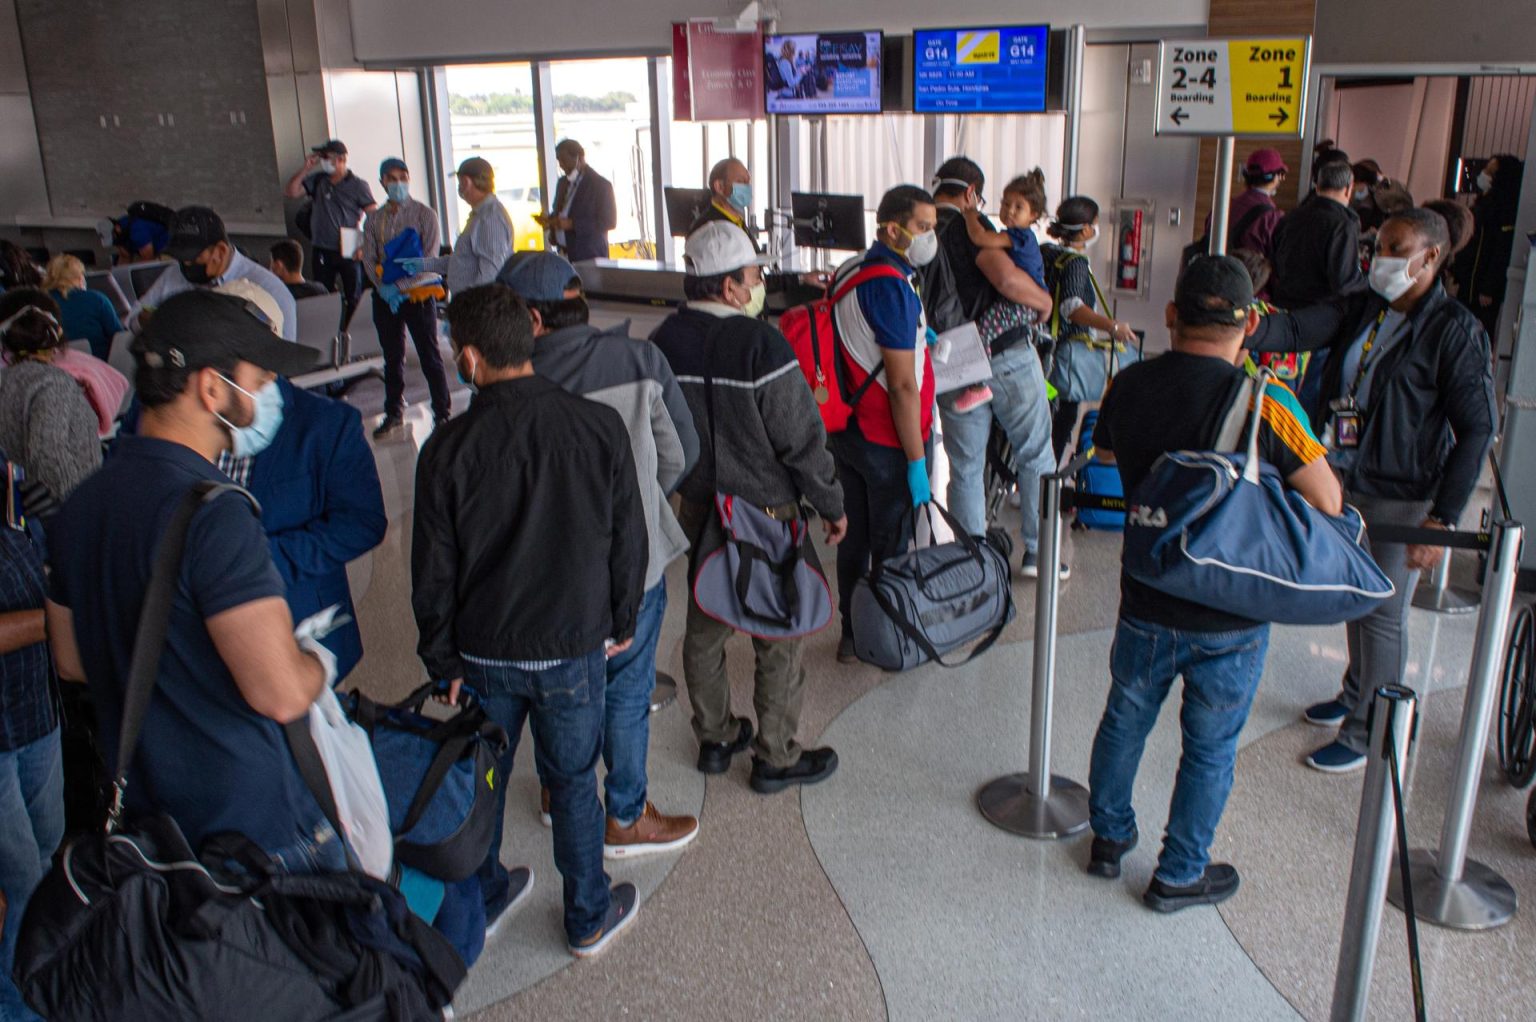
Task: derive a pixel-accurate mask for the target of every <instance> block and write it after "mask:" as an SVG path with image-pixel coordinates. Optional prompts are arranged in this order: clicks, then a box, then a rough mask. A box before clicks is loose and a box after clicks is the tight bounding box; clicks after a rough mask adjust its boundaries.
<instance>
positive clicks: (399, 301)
mask: <svg viewBox="0 0 1536 1022" xmlns="http://www.w3.org/2000/svg"><path fill="white" fill-rule="evenodd" d="M374 291H375V292H376V293H377V294H378V296H379V297H380V298H382V299H383V300H384V302H385V303H386V304H388V305H389V311H390V312H399V311H400V306H402V305H404V304H405V295H404V294H402V293H401V291H400V289H399V288H398V287H396V286H395V285H393V284H380V285H379V286H378V287H376V288H374Z"/></svg>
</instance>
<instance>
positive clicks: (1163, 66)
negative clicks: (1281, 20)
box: [1157, 36, 1311, 137]
mask: <svg viewBox="0 0 1536 1022" xmlns="http://www.w3.org/2000/svg"><path fill="white" fill-rule="evenodd" d="M1310 50H1311V39H1310V38H1308V37H1306V36H1302V37H1300V38H1295V39H1191V40H1188V41H1180V40H1165V41H1164V42H1163V43H1162V45H1161V58H1160V59H1159V61H1158V104H1157V131H1158V134H1161V135H1243V136H1247V137H1264V136H1269V137H1296V136H1299V135H1300V134H1301V130H1302V121H1303V120H1304V116H1305V110H1306V96H1307V71H1308V60H1309V57H1310Z"/></svg>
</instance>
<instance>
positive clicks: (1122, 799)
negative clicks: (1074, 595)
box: [1088, 617, 1269, 887]
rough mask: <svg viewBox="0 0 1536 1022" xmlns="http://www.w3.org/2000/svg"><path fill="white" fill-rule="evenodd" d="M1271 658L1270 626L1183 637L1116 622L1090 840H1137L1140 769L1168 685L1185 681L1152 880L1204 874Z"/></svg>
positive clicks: (1093, 775)
mask: <svg viewBox="0 0 1536 1022" xmlns="http://www.w3.org/2000/svg"><path fill="white" fill-rule="evenodd" d="M1268 649H1269V626H1268V625H1260V626H1259V627H1257V628H1247V629H1243V630H1241V631H1236V632H1184V631H1178V630H1177V629H1173V628H1167V627H1164V626H1162V625H1154V624H1149V623H1147V622H1144V621H1136V620H1133V619H1131V618H1127V617H1122V618H1120V621H1119V624H1118V625H1117V626H1116V628H1115V645H1114V649H1113V650H1112V651H1111V653H1110V674H1111V676H1112V679H1113V680H1112V681H1111V684H1110V688H1109V701H1108V703H1107V704H1106V705H1105V707H1104V718H1103V719H1102V720H1100V721H1099V732H1098V734H1097V735H1095V736H1094V739H1093V762H1092V765H1091V766H1090V768H1089V773H1088V788H1089V794H1088V818H1089V822H1090V823H1091V824H1092V825H1093V832H1094V833H1095V834H1097V835H1098V836H1099V837H1102V838H1108V839H1109V840H1111V841H1129V840H1130V839H1131V836H1132V835H1133V834H1135V833H1136V811H1135V810H1134V809H1133V808H1132V807H1131V791H1132V788H1133V787H1134V786H1135V783H1136V768H1137V766H1138V765H1140V763H1141V753H1142V750H1143V749H1144V748H1145V747H1146V742H1147V735H1148V733H1150V732H1151V730H1152V726H1153V725H1154V724H1156V723H1157V715H1158V712H1159V711H1160V710H1161V709H1162V706H1163V700H1165V699H1167V698H1168V690H1169V689H1170V688H1171V687H1172V685H1173V679H1174V678H1175V677H1177V676H1179V675H1183V676H1184V705H1183V706H1182V707H1181V708H1180V711H1179V728H1180V730H1181V731H1182V732H1183V736H1184V743H1183V744H1184V753H1183V755H1182V756H1181V757H1180V759H1179V775H1178V780H1177V781H1176V782H1175V783H1174V786H1173V801H1172V802H1171V803H1170V805H1169V807H1168V833H1167V834H1166V836H1165V837H1164V838H1163V852H1162V855H1160V856H1159V857H1158V860H1157V873H1156V874H1155V875H1156V877H1157V879H1159V880H1161V881H1162V882H1163V883H1165V884H1169V885H1172V886H1175V887H1182V886H1184V885H1186V884H1192V883H1194V882H1195V881H1196V880H1198V879H1200V877H1201V876H1202V875H1204V873H1205V867H1206V864H1207V863H1208V862H1209V861H1210V846H1211V838H1212V837H1213V836H1214V835H1215V833H1216V824H1217V823H1218V822H1220V820H1221V813H1222V810H1223V809H1225V808H1226V805H1227V796H1228V795H1229V794H1230V793H1231V791H1232V766H1233V764H1234V763H1235V762H1236V760H1237V736H1238V734H1239V732H1241V731H1242V730H1243V724H1244V723H1246V722H1247V720H1248V709H1249V707H1250V706H1251V705H1252V704H1253V693H1254V691H1255V690H1256V689H1257V688H1258V687H1259V678H1260V676H1262V675H1263V673H1264V654H1265V652H1266V651H1267V650H1268Z"/></svg>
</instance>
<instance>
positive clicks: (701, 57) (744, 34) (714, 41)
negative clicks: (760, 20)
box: [672, 19, 763, 121]
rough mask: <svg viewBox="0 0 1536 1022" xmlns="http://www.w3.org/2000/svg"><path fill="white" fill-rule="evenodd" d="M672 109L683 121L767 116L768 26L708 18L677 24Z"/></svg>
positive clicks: (676, 116)
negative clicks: (742, 25) (723, 24)
mask: <svg viewBox="0 0 1536 1022" xmlns="http://www.w3.org/2000/svg"><path fill="white" fill-rule="evenodd" d="M672 97H673V99H672V112H673V117H674V118H676V119H678V120H687V121H745V120H754V119H756V118H758V117H761V116H762V115H763V30H762V26H761V25H757V26H755V27H753V28H750V29H737V28H734V27H733V28H728V29H723V28H719V27H717V26H716V24H715V22H714V21H712V20H709V19H702V20H699V21H687V22H678V23H675V24H673V26H672Z"/></svg>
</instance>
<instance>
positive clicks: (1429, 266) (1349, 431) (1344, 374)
mask: <svg viewBox="0 0 1536 1022" xmlns="http://www.w3.org/2000/svg"><path fill="white" fill-rule="evenodd" d="M1449 251H1450V235H1449V231H1448V229H1447V227H1446V223H1445V220H1444V219H1443V218H1442V217H1441V216H1440V215H1439V214H1438V213H1434V212H1431V211H1430V210H1427V209H1410V210H1407V211H1405V212H1403V213H1399V214H1397V215H1396V216H1393V217H1392V218H1391V219H1389V220H1387V221H1386V223H1384V224H1383V225H1382V228H1381V231H1380V233H1379V234H1378V235H1377V239H1376V257H1375V259H1374V260H1373V261H1372V263H1371V273H1370V290H1369V291H1365V292H1361V293H1359V294H1353V295H1349V296H1347V297H1343V298H1338V299H1335V300H1333V301H1330V302H1326V303H1323V304H1319V305H1314V306H1310V307H1308V308H1304V309H1296V310H1293V311H1290V312H1274V313H1271V314H1270V315H1267V316H1264V317H1263V318H1261V320H1260V322H1259V329H1258V331H1257V332H1256V333H1254V335H1253V336H1252V337H1251V338H1249V345H1248V346H1249V348H1250V349H1251V350H1254V351H1303V350H1310V349H1318V348H1327V349H1329V357H1328V364H1327V366H1326V367H1325V368H1324V371H1323V383H1322V386H1323V395H1324V396H1325V397H1326V398H1328V399H1329V400H1328V401H1327V403H1326V404H1325V405H1324V407H1323V409H1322V411H1321V412H1320V413H1319V415H1318V417H1317V418H1316V419H1315V420H1314V425H1315V426H1316V428H1317V430H1318V435H1319V436H1322V437H1323V441H1324V443H1325V444H1327V446H1328V448H1329V452H1330V453H1329V461H1330V462H1331V463H1332V464H1333V466H1334V468H1335V469H1336V470H1337V471H1338V472H1339V474H1340V475H1341V477H1342V480H1343V483H1344V489H1345V499H1346V500H1347V501H1348V502H1349V503H1351V504H1353V505H1355V506H1356V507H1357V508H1359V509H1360V513H1361V514H1362V515H1363V516H1364V517H1365V522H1366V525H1367V526H1375V525H1409V526H1423V527H1425V528H1431V529H1453V528H1455V527H1456V524H1457V522H1458V521H1459V520H1460V519H1461V516H1462V512H1463V511H1464V510H1465V509H1466V506H1467V502H1468V501H1469V500H1470V499H1471V497H1472V492H1473V490H1474V489H1475V487H1476V485H1477V478H1478V475H1479V473H1480V472H1481V470H1482V466H1483V460H1484V458H1485V457H1486V456H1487V454H1488V450H1489V447H1490V446H1491V445H1492V443H1493V434H1494V428H1495V424H1496V421H1497V419H1496V411H1495V407H1494V393H1493V371H1492V362H1491V360H1490V358H1489V351H1488V335H1487V334H1486V333H1485V332H1484V331H1483V328H1482V326H1481V325H1480V324H1479V323H1478V321H1477V319H1476V318H1475V317H1474V316H1473V315H1472V314H1471V313H1470V312H1468V311H1467V310H1466V309H1465V308H1463V307H1462V306H1461V305H1460V304H1458V303H1457V302H1456V301H1455V300H1453V299H1452V298H1451V297H1450V296H1449V295H1447V294H1446V293H1445V288H1444V287H1443V286H1441V284H1440V269H1441V265H1442V263H1443V262H1444V260H1445V259H1446V257H1447V254H1448V253H1449ZM1371 552H1372V554H1373V556H1374V557H1375V558H1376V561H1377V563H1378V564H1380V565H1381V567H1382V570H1383V571H1385V572H1386V573H1387V575H1388V576H1389V577H1391V579H1392V582H1393V584H1394V585H1395V586H1396V587H1397V591H1396V594H1395V595H1394V596H1393V597H1392V598H1391V599H1389V600H1387V601H1386V602H1384V603H1382V604H1381V605H1379V606H1378V607H1377V608H1376V610H1374V611H1372V612H1371V613H1370V614H1369V615H1368V616H1366V617H1365V618H1362V619H1361V620H1359V621H1356V622H1352V623H1351V624H1350V625H1349V626H1348V631H1349V669H1348V670H1347V671H1346V673H1345V675H1344V683H1343V690H1342V691H1341V692H1340V693H1339V695H1338V697H1337V698H1334V699H1330V700H1328V701H1327V702H1324V703H1318V704H1316V705H1315V706H1311V707H1309V708H1308V709H1307V711H1306V713H1305V718H1306V720H1307V721H1308V722H1309V723H1312V724H1316V725H1319V726H1323V727H1331V726H1333V725H1339V736H1338V739H1337V740H1336V741H1334V742H1331V743H1329V744H1328V745H1325V746H1323V747H1322V748H1320V749H1318V750H1317V751H1315V752H1314V753H1312V755H1311V756H1309V757H1308V758H1307V763H1308V765H1309V766H1312V767H1314V768H1315V769H1318V770H1322V771H1325V772H1329V773H1343V772H1346V771H1351V770H1356V769H1358V768H1360V767H1362V766H1364V765H1365V744H1366V737H1367V734H1366V712H1367V710H1368V708H1369V704H1370V698H1369V694H1370V693H1371V692H1374V691H1376V689H1377V687H1379V686H1381V685H1398V684H1402V682H1403V669H1404V667H1405V665H1406V663H1407V650H1408V608H1409V606H1410V602H1411V600H1412V598H1413V589H1414V586H1415V585H1416V584H1417V582H1418V575H1419V572H1420V571H1427V570H1429V569H1432V568H1434V567H1435V566H1436V565H1437V564H1438V563H1439V561H1440V558H1441V557H1442V556H1443V554H1444V550H1443V549H1442V548H1440V547H1434V546H1402V545H1397V544H1385V543H1377V544H1373V548H1372V551H1371Z"/></svg>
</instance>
